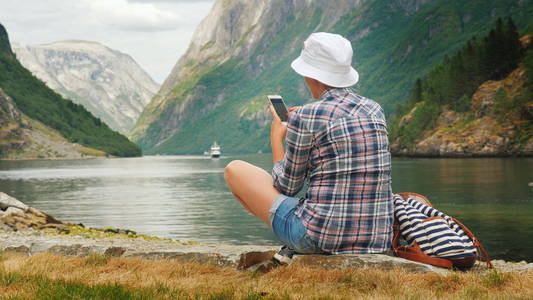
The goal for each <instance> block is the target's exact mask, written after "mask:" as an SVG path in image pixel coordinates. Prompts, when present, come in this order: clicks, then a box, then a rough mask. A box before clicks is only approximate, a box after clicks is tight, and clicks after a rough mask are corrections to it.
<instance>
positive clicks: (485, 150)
mask: <svg viewBox="0 0 533 300" xmlns="http://www.w3.org/2000/svg"><path fill="white" fill-rule="evenodd" d="M462 74H466V75H462ZM465 76H466V77H468V79H469V80H466V78H464V77H465ZM439 88H442V89H441V90H439ZM402 106H403V107H402ZM402 106H400V107H399V110H398V111H399V112H403V114H402V113H399V115H398V116H397V118H395V120H394V121H393V122H392V124H391V127H392V130H391V132H392V134H391V151H392V153H393V154H396V155H406V156H430V157H470V156H533V45H532V43H531V35H527V36H525V37H523V38H522V39H521V40H519V39H518V35H517V33H516V31H514V26H513V24H512V23H508V24H507V26H505V25H503V23H502V22H498V23H497V26H496V28H495V29H493V30H491V31H490V33H489V35H488V36H486V37H484V38H482V39H481V40H473V41H469V42H468V43H467V45H466V46H465V47H464V48H463V49H461V51H459V52H458V53H456V54H454V55H453V56H452V57H450V58H447V59H445V60H444V61H443V62H442V63H441V64H439V65H438V66H436V67H435V68H434V69H433V70H432V71H431V72H430V73H429V74H428V76H426V77H424V78H422V79H421V80H419V81H417V82H416V84H415V87H414V88H413V93H412V96H411V99H410V101H409V102H407V103H405V104H404V105H402Z"/></svg>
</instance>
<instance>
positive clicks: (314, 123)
mask: <svg viewBox="0 0 533 300" xmlns="http://www.w3.org/2000/svg"><path fill="white" fill-rule="evenodd" d="M352 55H353V51H352V47H351V44H350V42H349V41H348V40H346V39H345V38H343V37H342V36H340V35H337V34H330V33H324V32H319V33H313V34H311V35H310V36H309V38H308V39H307V40H306V41H305V42H304V48H303V50H302V52H301V54H300V56H299V57H298V58H297V59H295V60H294V61H293V62H292V64H291V67H292V68H293V69H294V70H295V71H296V72H297V73H298V74H300V75H302V76H303V77H304V79H305V83H306V85H307V87H308V89H309V91H310V92H311V95H312V96H313V98H314V99H318V101H317V102H312V103H309V104H306V105H304V106H302V107H293V108H291V109H290V110H289V111H290V112H289V120H288V122H287V126H285V125H284V124H283V123H282V122H281V120H280V119H279V117H278V116H277V115H276V113H275V111H274V110H273V108H272V107H270V110H271V114H272V117H273V121H272V127H271V133H270V139H271V143H272V157H273V161H274V168H273V170H272V175H269V174H268V173H267V172H265V171H264V170H262V169H261V168H258V167H256V166H254V165H251V164H249V163H246V162H243V161H232V162H231V163H229V164H228V166H227V167H226V169H225V172H224V177H225V179H226V182H227V184H228V187H229V188H230V190H231V191H232V193H233V194H234V195H235V197H236V198H237V199H238V200H239V201H240V202H241V204H242V205H243V206H244V207H245V208H246V209H247V210H248V211H249V212H251V213H252V214H253V215H255V216H257V217H258V218H260V219H261V220H263V222H265V223H266V224H267V225H269V226H271V227H272V230H273V231H274V234H275V235H276V236H277V237H278V238H279V239H281V240H282V241H283V242H284V243H285V244H286V245H287V247H284V248H282V250H281V251H280V252H279V253H278V254H277V255H276V258H277V259H278V260H280V261H281V262H290V259H291V258H292V249H294V251H296V252H297V253H332V254H340V253H382V252H385V251H387V250H388V249H389V248H390V247H391V239H392V222H393V215H392V214H393V206H392V192H391V179H390V175H391V165H390V153H389V144H388V139H387V128H386V123H385V116H384V114H383V110H382V109H381V107H380V106H379V105H378V104H377V103H376V102H374V101H372V100H370V99H367V98H364V97H362V96H359V95H357V94H355V93H353V92H352V91H351V90H350V89H348V87H350V86H352V85H354V84H356V83H357V81H358V78H359V75H358V73H357V72H356V71H355V70H354V69H353V68H352V67H351V62H352ZM284 140H285V142H286V146H287V149H286V151H285V150H284V149H283V141H284ZM306 182H307V183H308V188H307V191H306V195H305V197H304V198H301V199H298V198H295V197H294V196H295V195H296V194H297V193H298V192H299V191H300V190H301V189H302V187H303V186H304V183H306Z"/></svg>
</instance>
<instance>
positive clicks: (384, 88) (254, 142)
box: [129, 0, 533, 154]
mask: <svg viewBox="0 0 533 300" xmlns="http://www.w3.org/2000/svg"><path fill="white" fill-rule="evenodd" d="M532 14H533V4H532V2H531V1H508V0H490V1H481V0H473V1H467V2H465V1H459V0H452V1H439V0H392V1H378V0H370V1H349V0H335V1H307V0H271V1H266V0H220V1H217V2H216V3H215V4H214V6H213V8H212V10H211V11H210V13H209V15H208V16H207V17H206V18H205V19H204V20H203V21H202V22H201V23H200V25H199V26H198V28H197V29H196V31H195V33H194V35H193V39H192V42H191V44H190V46H189V48H188V50H187V52H186V53H185V55H183V56H182V57H181V58H180V59H179V61H178V62H177V64H176V65H175V67H174V69H173V70H172V72H171V74H170V76H169V77H168V78H167V79H166V80H165V82H164V83H163V85H162V87H161V89H160V90H159V92H158V93H157V94H156V96H154V98H153V99H152V101H151V102H150V103H149V104H148V105H147V106H146V108H145V110H144V111H143V113H142V114H141V117H140V118H139V121H138V122H137V124H136V125H135V127H134V128H133V130H132V131H131V132H130V134H129V135H130V137H131V138H132V139H133V140H134V141H135V142H137V144H138V145H140V146H141V148H142V149H143V150H144V151H145V152H146V153H163V154H165V153H177V154H185V153H201V152H202V151H203V150H205V149H207V148H208V147H209V145H210V144H211V143H212V142H213V141H215V140H216V141H218V142H220V143H221V145H222V146H223V148H224V150H225V153H237V152H240V153H242V152H257V151H269V150H270V148H269V141H268V132H269V120H270V117H269V115H268V112H267V111H266V100H265V95H268V94H276V93H279V94H281V95H282V96H284V98H285V100H286V102H287V103H288V104H289V105H299V104H303V103H305V102H306V101H309V100H310V99H309V98H310V97H309V93H308V91H307V90H306V87H305V85H304V82H303V79H302V78H301V77H299V75H297V74H295V73H294V72H293V71H292V69H291V68H290V66H289V65H290V62H291V61H292V60H293V59H294V58H296V57H297V56H298V55H299V53H300V51H301V48H302V45H303V41H304V40H305V38H307V36H308V35H309V34H310V33H312V32H317V31H327V32H335V33H339V34H342V35H344V36H345V37H347V38H348V39H349V40H350V41H351V42H352V45H353V47H354V66H355V68H356V69H357V70H358V71H359V73H360V75H361V76H360V82H359V84H358V86H356V92H358V93H360V94H362V95H364V96H366V97H369V98H373V99H374V100H376V101H378V102H379V103H381V104H382V105H383V107H384V109H385V111H386V113H387V114H388V115H389V116H390V115H392V113H393V111H394V108H395V106H396V104H397V103H398V102H403V101H406V100H407V98H408V96H409V91H410V88H406V87H411V86H412V85H413V84H414V82H415V81H416V79H417V78H419V77H422V76H424V75H425V74H426V73H428V72H429V71H430V70H431V68H432V67H433V66H435V65H436V64H438V63H439V62H440V61H441V60H442V59H443V58H444V57H445V55H449V54H451V53H454V52H455V51H457V50H458V49H459V48H460V47H461V46H462V45H463V44H464V43H465V42H466V41H467V40H469V39H470V38H472V36H474V35H484V34H485V33H486V32H487V31H488V30H489V29H490V27H491V26H492V24H493V21H494V20H495V19H497V18H498V17H506V16H511V15H512V16H513V18H514V20H515V22H516V24H517V26H518V28H521V29H523V28H525V27H526V25H527V22H528V21H529V20H530V16H531V15H532Z"/></svg>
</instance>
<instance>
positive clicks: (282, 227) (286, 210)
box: [269, 194, 323, 254]
mask: <svg viewBox="0 0 533 300" xmlns="http://www.w3.org/2000/svg"><path fill="white" fill-rule="evenodd" d="M299 202H300V199H298V198H294V197H289V196H285V195H283V194H281V195H279V196H278V197H276V199H275V200H274V202H272V206H271V207H270V210H269V219H270V225H271V227H272V230H273V231H274V234H275V235H276V236H277V237H278V238H279V239H280V240H281V241H282V242H283V243H285V245H286V246H289V247H290V248H292V249H294V250H295V251H296V252H297V253H305V254H309V253H323V251H322V250H320V248H318V246H317V244H316V243H315V242H314V241H313V240H311V238H310V237H309V236H308V235H307V230H306V229H305V227H304V225H303V224H302V221H301V220H300V218H299V217H298V216H296V215H295V214H294V211H295V210H296V206H297V205H298V203H299Z"/></svg>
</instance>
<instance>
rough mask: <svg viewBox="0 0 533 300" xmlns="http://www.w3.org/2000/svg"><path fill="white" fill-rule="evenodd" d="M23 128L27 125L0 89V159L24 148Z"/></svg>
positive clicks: (10, 100) (13, 104)
mask: <svg viewBox="0 0 533 300" xmlns="http://www.w3.org/2000/svg"><path fill="white" fill-rule="evenodd" d="M25 127H26V128H27V127H28V124H27V122H24V120H23V119H22V116H21V113H20V111H19V110H18V109H17V107H16V105H15V103H14V102H13V100H12V99H11V98H10V97H9V96H8V95H7V94H6V93H4V91H3V90H2V89H0V157H2V156H5V155H6V154H7V153H9V152H10V151H16V150H18V149H22V148H23V147H24V145H25V141H24V139H23V138H22V132H23V131H22V130H23V128H25Z"/></svg>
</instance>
